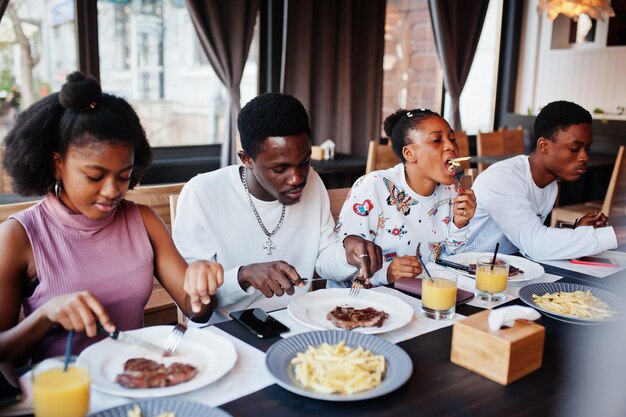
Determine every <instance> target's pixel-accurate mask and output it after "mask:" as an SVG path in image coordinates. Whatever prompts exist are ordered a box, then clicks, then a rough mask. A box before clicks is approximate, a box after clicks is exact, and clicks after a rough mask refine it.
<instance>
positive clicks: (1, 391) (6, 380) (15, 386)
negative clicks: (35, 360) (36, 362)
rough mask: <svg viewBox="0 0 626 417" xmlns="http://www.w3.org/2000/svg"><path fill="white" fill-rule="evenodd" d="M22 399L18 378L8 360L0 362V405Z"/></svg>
mask: <svg viewBox="0 0 626 417" xmlns="http://www.w3.org/2000/svg"><path fill="white" fill-rule="evenodd" d="M21 400H22V388H21V386H20V380H19V377H18V376H17V373H16V372H15V369H14V368H13V365H11V363H9V362H0V407H2V406H5V405H9V404H13V403H16V402H19V401H21Z"/></svg>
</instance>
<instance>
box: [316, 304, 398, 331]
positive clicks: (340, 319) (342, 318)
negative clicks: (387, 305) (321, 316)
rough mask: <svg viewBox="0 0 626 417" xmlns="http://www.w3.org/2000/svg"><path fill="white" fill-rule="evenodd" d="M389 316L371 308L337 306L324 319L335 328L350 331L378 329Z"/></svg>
mask: <svg viewBox="0 0 626 417" xmlns="http://www.w3.org/2000/svg"><path fill="white" fill-rule="evenodd" d="M388 317H389V314H387V313H385V312H384V311H380V310H376V309H375V308H373V307H367V308H361V309H356V308H354V307H341V306H337V307H335V308H334V309H332V310H331V311H329V312H328V314H327V315H326V318H327V319H328V320H329V321H331V322H332V323H333V324H334V325H335V326H336V327H339V328H342V329H346V330H352V329H356V328H357V327H380V326H382V325H383V322H384V321H385V319H387V318H388Z"/></svg>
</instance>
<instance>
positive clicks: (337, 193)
mask: <svg viewBox="0 0 626 417" xmlns="http://www.w3.org/2000/svg"><path fill="white" fill-rule="evenodd" d="M350 190H351V188H350V187H347V188H334V189H332V190H328V199H329V200H330V212H331V213H332V215H333V219H334V220H335V223H337V219H338V218H339V213H341V208H342V207H343V203H344V202H345V201H346V198H347V197H348V193H349V192H350Z"/></svg>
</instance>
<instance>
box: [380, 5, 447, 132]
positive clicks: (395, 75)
mask: <svg viewBox="0 0 626 417" xmlns="http://www.w3.org/2000/svg"><path fill="white" fill-rule="evenodd" d="M442 85H443V76H442V73H441V67H440V65H439V59H438V57H437V48H436V46H435V38H434V35H433V31H432V25H431V23H430V12H429V10H428V1H427V0H388V1H387V11H386V19H385V53H384V57H383V109H382V117H383V120H384V119H385V117H387V116H388V115H390V114H391V113H393V112H395V111H396V110H397V109H398V108H407V109H413V108H428V109H431V110H433V111H436V112H439V111H440V109H441V94H442Z"/></svg>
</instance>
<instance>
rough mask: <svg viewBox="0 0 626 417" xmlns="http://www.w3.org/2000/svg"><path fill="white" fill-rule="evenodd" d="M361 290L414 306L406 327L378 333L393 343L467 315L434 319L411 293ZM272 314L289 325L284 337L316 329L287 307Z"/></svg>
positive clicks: (389, 289)
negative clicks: (423, 314) (301, 322)
mask: <svg viewBox="0 0 626 417" xmlns="http://www.w3.org/2000/svg"><path fill="white" fill-rule="evenodd" d="M361 291H378V292H384V293H387V294H390V295H393V296H395V297H398V298H400V299H401V300H402V301H405V302H406V303H407V304H409V305H410V306H411V307H413V311H414V314H413V318H412V319H411V321H410V322H409V323H408V324H407V325H406V326H404V327H402V328H400V329H396V330H393V331H391V332H387V333H381V334H377V336H380V337H382V338H383V339H387V340H388V341H390V342H391V343H399V342H402V341H404V340H408V339H412V338H414V337H417V336H420V335H422V334H426V333H429V332H432V331H435V330H438V329H441V328H443V327H448V326H451V325H453V324H454V322H455V321H457V320H460V319H463V318H465V316H463V315H461V314H456V315H455V316H454V319H452V320H433V319H428V318H426V317H423V316H422V302H421V301H420V300H419V299H417V298H415V297H411V296H409V295H406V294H403V293H401V292H400V291H398V290H394V289H393V288H387V287H375V288H372V289H369V290H361ZM269 314H270V316H272V317H274V318H275V319H277V320H278V321H280V322H281V323H283V324H284V325H286V326H287V327H289V329H290V331H289V332H288V333H283V334H281V336H282V337H285V338H286V337H290V336H294V335H296V334H299V333H305V332H310V331H313V330H316V329H312V328H310V327H308V326H305V325H303V324H300V323H298V322H297V321H295V320H294V319H293V318H292V317H291V315H290V314H289V312H288V311H287V309H284V310H279V311H273V312H271V313H269Z"/></svg>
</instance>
